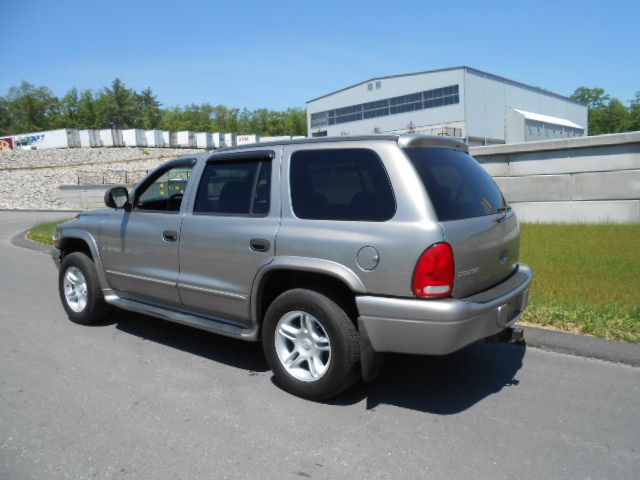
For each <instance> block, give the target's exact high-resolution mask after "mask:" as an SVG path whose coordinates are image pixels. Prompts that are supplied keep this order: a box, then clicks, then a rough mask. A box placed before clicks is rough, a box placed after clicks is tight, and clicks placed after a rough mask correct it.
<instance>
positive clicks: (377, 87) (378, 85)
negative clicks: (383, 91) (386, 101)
mask: <svg viewBox="0 0 640 480" xmlns="http://www.w3.org/2000/svg"><path fill="white" fill-rule="evenodd" d="M380 87H382V82H381V81H380V80H378V81H377V82H376V90H380Z"/></svg>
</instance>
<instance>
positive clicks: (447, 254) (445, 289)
mask: <svg viewBox="0 0 640 480" xmlns="http://www.w3.org/2000/svg"><path fill="white" fill-rule="evenodd" d="M453 272H454V264H453V250H451V245H449V244H448V243H435V244H433V245H431V246H430V247H429V248H427V249H426V250H425V251H424V253H423V254H422V256H421V257H420V260H418V264H417V265H416V270H415V272H414V273H413V283H412V288H413V293H414V294H415V295H417V296H418V297H425V298H441V297H448V296H449V295H451V292H453Z"/></svg>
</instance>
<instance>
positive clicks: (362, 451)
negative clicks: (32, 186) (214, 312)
mask: <svg viewBox="0 0 640 480" xmlns="http://www.w3.org/2000/svg"><path fill="white" fill-rule="evenodd" d="M67 216H69V214H68V213H63V214H52V213H38V212H28V213H19V212H0V282H1V283H0V305H2V309H0V479H3V480H4V479H44V478H46V479H58V478H65V479H66V478H70V479H90V478H132V479H154V480H155V479H165V478H166V479H195V478H203V479H224V478H234V479H236V478H237V479H251V478H259V479H271V478H278V479H286V478H318V479H338V478H350V479H374V478H402V479H404V478H407V479H408V478H429V479H438V478H447V479H457V478H460V479H465V480H468V479H472V478H483V479H488V478H490V479H514V478H517V479H528V478H531V479H541V478H580V479H603V478H615V479H636V478H638V472H639V471H640V408H639V407H640V369H639V368H636V367H632V366H627V365H621V364H616V363H610V362H605V361H601V360H595V359H588V358H582V357H574V356H571V355H564V354H559V353H554V352H547V351H543V350H538V349H536V348H531V347H526V346H518V345H504V344H503V345H488V344H485V343H483V342H479V343H476V344H474V345H471V346H470V347H468V348H466V349H464V350H462V351H460V352H458V353H456V354H453V355H450V356H446V357H413V356H393V357H389V358H388V359H387V362H386V364H385V366H384V369H383V371H382V374H381V375H380V377H378V378H377V379H376V380H375V381H373V382H371V383H367V384H360V385H358V386H356V387H355V388H353V389H351V390H350V391H348V392H346V393H345V394H343V395H341V396H340V397H338V398H337V399H335V400H334V401H332V402H328V403H314V402H310V401H306V400H302V399H299V398H296V397H294V396H292V395H290V394H288V393H286V392H284V391H283V390H281V389H280V388H279V387H278V386H277V385H276V384H275V383H274V382H273V379H272V375H271V372H270V371H269V370H268V367H267V364H266V362H265V360H264V357H263V355H262V352H261V350H260V347H259V345H258V344H251V343H244V342H240V341H238V340H232V339H227V338H223V337H218V336H216V335H213V334H209V333H206V332H201V331H198V330H193V329H190V328H187V327H183V326H179V325H173V324H170V323H167V322H164V321H161V320H156V319H153V318H149V317H144V316H141V315H136V314H130V313H125V312H117V313H115V314H114V315H113V317H112V318H111V319H110V321H109V322H107V323H105V324H102V325H98V326H92V327H83V326H80V325H75V324H73V323H71V322H70V321H69V320H68V319H67V318H66V315H65V313H64V310H63V309H62V307H61V305H60V300H59V298H58V293H57V286H56V283H57V282H56V277H57V272H56V270H55V267H54V266H53V264H52V262H51V259H50V258H49V257H48V256H47V255H46V254H43V253H41V252H34V251H30V250H25V249H22V248H20V247H18V246H15V245H12V244H11V243H10V238H11V237H12V236H13V235H15V234H16V233H17V232H19V231H21V230H24V229H26V228H28V227H29V226H30V225H32V224H34V223H36V222H37V221H39V220H49V219H52V218H55V217H67Z"/></svg>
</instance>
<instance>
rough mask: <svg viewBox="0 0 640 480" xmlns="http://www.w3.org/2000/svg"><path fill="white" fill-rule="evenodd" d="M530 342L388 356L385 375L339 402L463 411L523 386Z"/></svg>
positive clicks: (440, 412)
mask: <svg viewBox="0 0 640 480" xmlns="http://www.w3.org/2000/svg"><path fill="white" fill-rule="evenodd" d="M525 350H526V346H525V345H524V344H505V343H502V344H495V345H494V344H488V343H487V342H485V341H482V340H481V341H478V342H476V343H473V344H471V345H469V346H468V347H466V348H464V349H462V350H460V351H458V352H455V353H452V354H451V355H445V356H438V357H434V356H418V355H387V357H386V358H385V362H384V365H383V367H382V370H381V372H380V375H379V376H378V377H377V378H376V379H374V380H373V381H371V382H367V383H360V384H358V385H356V386H355V387H354V388H352V389H351V390H348V391H347V392H345V393H344V394H342V395H341V396H340V397H338V398H336V399H335V400H334V401H333V402H331V403H333V404H335V405H348V404H353V403H357V402H360V401H362V400H363V399H366V408H367V410H373V409H375V408H376V407H377V406H378V405H381V404H387V405H395V406H398V407H403V408H409V409H412V410H419V411H423V412H429V413H434V414H438V415H453V414H456V413H460V412H462V411H464V410H466V409H468V408H470V407H472V406H473V405H475V404H476V403H478V402H480V401H481V400H483V399H484V398H486V397H488V396H490V395H492V394H494V393H497V392H499V391H500V390H502V389H503V388H505V387H514V386H517V385H518V383H519V381H518V380H517V379H516V374H517V372H518V370H520V368H521V367H522V359H523V357H524V354H525Z"/></svg>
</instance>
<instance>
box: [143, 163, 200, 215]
mask: <svg viewBox="0 0 640 480" xmlns="http://www.w3.org/2000/svg"><path fill="white" fill-rule="evenodd" d="M191 170H193V165H180V166H176V167H173V168H170V169H168V170H165V171H164V172H160V173H159V175H158V176H156V177H155V178H152V179H149V180H146V181H144V182H143V183H142V185H141V187H140V189H139V190H138V191H136V198H135V200H134V205H133V206H134V209H136V210H146V211H152V212H179V211H180V206H181V205H182V197H183V195H184V191H185V189H186V188H187V182H188V181H189V176H190V175H191Z"/></svg>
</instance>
